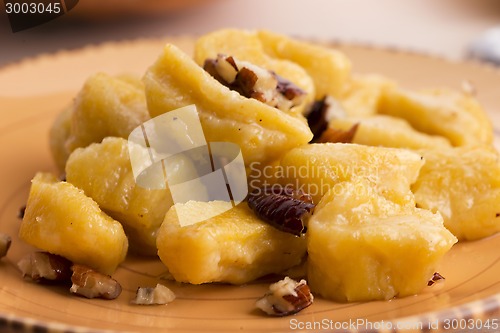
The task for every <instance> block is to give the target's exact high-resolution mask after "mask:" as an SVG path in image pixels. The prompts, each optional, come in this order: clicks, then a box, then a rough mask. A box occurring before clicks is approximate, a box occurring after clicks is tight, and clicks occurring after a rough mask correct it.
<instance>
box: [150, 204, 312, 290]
mask: <svg viewBox="0 0 500 333" xmlns="http://www.w3.org/2000/svg"><path fill="white" fill-rule="evenodd" d="M179 215H183V216H187V217H188V218H189V217H191V218H193V219H195V218H196V219H198V218H199V217H200V216H213V217H210V218H207V219H205V220H202V222H199V223H195V224H183V225H181V224H180V223H179V218H178V216H179ZM157 246H158V255H159V256H160V259H161V261H162V262H163V263H164V264H165V266H167V268H168V270H169V272H170V273H171V274H172V276H173V277H174V278H175V280H176V281H179V282H188V283H192V284H201V283H208V282H226V283H232V284H243V283H247V282H250V281H252V280H255V279H256V278H259V277H261V276H264V275H267V274H271V273H280V272H282V271H284V270H286V269H288V268H290V267H293V266H296V265H298V264H299V263H301V261H302V258H303V256H304V255H305V253H306V239H305V237H304V236H302V237H296V236H293V235H291V234H288V233H285V232H281V231H279V230H277V229H275V228H274V227H272V226H270V225H268V224H266V223H265V222H263V221H261V220H260V219H259V218H258V217H257V216H255V215H254V214H253V212H252V211H251V210H250V208H248V206H247V204H246V203H242V204H240V205H238V206H236V207H234V208H233V207H232V206H231V203H229V202H224V201H212V202H195V201H189V202H187V203H185V204H175V205H174V206H172V208H171V209H170V210H169V211H168V212H167V215H166V216H165V220H164V222H163V224H162V225H161V227H160V231H159V233H158V238H157Z"/></svg>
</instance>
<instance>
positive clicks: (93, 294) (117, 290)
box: [70, 265, 122, 299]
mask: <svg viewBox="0 0 500 333" xmlns="http://www.w3.org/2000/svg"><path fill="white" fill-rule="evenodd" d="M71 269H72V270H73V275H72V276H71V282H73V285H72V286H71V289H70V291H71V292H72V293H74V294H77V295H81V296H84V297H87V298H104V299H115V298H117V297H118V296H119V295H120V294H121V292H122V287H121V285H120V284H119V283H118V281H116V280H115V279H113V278H112V277H111V276H109V275H104V274H101V273H99V272H96V271H94V270H92V269H91V268H89V267H87V266H85V265H73V266H72V267H71Z"/></svg>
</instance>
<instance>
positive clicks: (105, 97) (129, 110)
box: [50, 73, 149, 170]
mask: <svg viewBox="0 0 500 333" xmlns="http://www.w3.org/2000/svg"><path fill="white" fill-rule="evenodd" d="M148 119H149V113H148V110H147V106H146V97H145V94H144V85H143V84H142V82H141V81H140V80H139V79H137V78H135V77H133V76H131V75H122V76H117V77H112V76H110V75H107V74H104V73H98V74H95V75H93V76H91V77H90V78H88V79H87V81H86V82H85V84H84V86H83V88H82V89H81V91H80V92H79V94H78V96H77V97H76V100H75V102H74V105H72V106H71V107H70V108H69V109H68V110H65V111H64V112H63V113H62V114H61V115H60V116H59V117H58V119H57V120H56V121H55V122H54V124H53V126H52V129H51V132H50V142H51V150H52V155H53V156H54V159H55V161H56V164H57V165H58V167H59V169H60V170H64V164H65V162H66V160H67V158H68V157H69V155H70V154H71V152H72V151H73V150H75V149H76V148H79V147H86V146H88V145H89V144H91V143H94V142H101V141H102V139H104V138H105V137H107V136H116V137H123V138H127V137H128V135H129V134H130V132H131V131H132V130H133V129H134V128H136V127H137V126H139V125H140V124H142V123H143V122H144V121H146V120H148Z"/></svg>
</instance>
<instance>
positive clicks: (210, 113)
mask: <svg viewBox="0 0 500 333" xmlns="http://www.w3.org/2000/svg"><path fill="white" fill-rule="evenodd" d="M144 82H145V85H146V95H147V99H148V107H149V112H150V114H151V116H152V117H155V116H158V115H160V114H163V113H165V112H168V111H171V110H174V109H177V108H180V107H183V106H186V105H190V104H195V105H196V107H197V109H198V112H199V116H200V121H201V124H202V127H203V131H204V134H205V137H206V139H207V141H209V142H213V141H224V142H232V143H235V144H238V145H239V146H240V148H241V150H242V154H243V158H244V160H245V165H246V166H249V165H250V164H251V163H252V162H260V163H267V162H272V161H273V160H276V158H279V157H280V156H282V155H283V154H284V152H286V151H288V150H290V149H292V148H294V147H297V146H300V145H302V144H305V143H307V142H309V141H310V140H311V138H312V133H311V131H310V129H309V127H308V125H307V122H306V120H305V118H304V117H303V116H302V115H301V114H297V113H294V112H283V111H280V110H278V109H276V108H274V107H271V106H269V105H266V104H264V103H262V102H260V101H258V100H256V99H253V98H246V97H243V96H241V95H240V94H239V93H238V92H235V91H232V90H230V89H229V88H227V87H225V86H224V85H222V84H221V83H219V82H218V81H217V80H216V79H214V78H213V77H212V76H211V75H210V74H208V73H207V72H206V71H205V70H203V68H201V67H200V66H198V65H197V64H196V63H195V62H194V61H193V60H192V59H190V58H189V57H188V56H187V55H186V54H184V53H183V52H182V51H181V50H179V49H178V48H177V47H175V46H173V45H166V46H165V48H164V50H163V53H162V54H161V55H160V58H159V59H158V60H157V61H156V63H155V64H154V65H153V66H152V67H151V68H150V69H149V70H148V71H147V72H146V75H145V77H144Z"/></svg>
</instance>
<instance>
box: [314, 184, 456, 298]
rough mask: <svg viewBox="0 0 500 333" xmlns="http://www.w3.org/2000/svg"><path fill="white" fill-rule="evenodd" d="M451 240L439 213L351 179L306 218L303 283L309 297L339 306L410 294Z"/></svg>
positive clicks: (421, 283)
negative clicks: (391, 197)
mask: <svg viewBox="0 0 500 333" xmlns="http://www.w3.org/2000/svg"><path fill="white" fill-rule="evenodd" d="M455 242H456V238H455V237H454V236H453V235H452V234H451V233H450V232H449V231H448V230H447V229H446V228H445V227H444V226H443V219H442V217H441V215H439V213H436V214H433V213H431V212H430V211H428V210H425V209H419V208H415V206H414V205H399V204H398V203H395V202H393V201H391V200H389V199H387V198H385V197H384V196H382V195H380V194H379V193H378V191H377V190H376V189H375V188H373V185H371V184H370V183H369V182H367V181H366V180H364V179H361V178H358V179H353V180H352V181H350V182H343V183H338V184H337V185H336V186H335V187H334V188H333V189H331V190H330V191H329V192H327V194H326V195H325V196H324V197H323V199H321V201H320V203H319V204H318V206H317V207H316V210H315V213H314V215H313V216H312V218H311V219H310V220H309V230H308V245H307V249H308V254H309V256H308V281H309V284H310V287H311V290H312V291H313V293H318V294H320V295H322V296H323V297H325V298H327V299H331V300H335V301H342V302H345V301H349V302H354V301H371V300H388V299H391V298H393V297H396V296H397V297H404V296H409V295H414V294H416V293H419V292H420V291H421V290H422V289H423V288H424V287H425V286H427V283H428V281H429V279H430V278H431V277H432V276H433V273H434V272H435V271H436V267H437V265H438V264H439V261H440V260H441V258H442V257H443V256H444V254H445V253H446V252H448V250H449V249H450V248H451V247H452V245H453V244H454V243H455Z"/></svg>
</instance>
